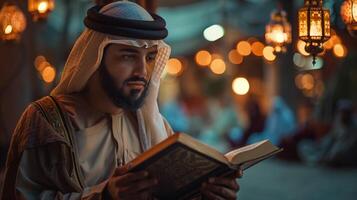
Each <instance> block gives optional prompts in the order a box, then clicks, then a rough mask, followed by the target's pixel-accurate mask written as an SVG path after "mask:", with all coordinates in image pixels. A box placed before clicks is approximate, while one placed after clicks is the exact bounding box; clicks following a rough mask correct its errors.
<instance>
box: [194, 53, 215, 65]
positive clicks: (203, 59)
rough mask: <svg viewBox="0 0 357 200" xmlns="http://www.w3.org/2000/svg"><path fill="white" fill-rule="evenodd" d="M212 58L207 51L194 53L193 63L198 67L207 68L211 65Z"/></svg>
mask: <svg viewBox="0 0 357 200" xmlns="http://www.w3.org/2000/svg"><path fill="white" fill-rule="evenodd" d="M211 60H212V56H211V54H210V53H209V52H208V51H204V50H201V51H199V52H197V53H196V56H195V61H196V63H197V64H198V65H200V66H208V65H209V64H210V63H211Z"/></svg>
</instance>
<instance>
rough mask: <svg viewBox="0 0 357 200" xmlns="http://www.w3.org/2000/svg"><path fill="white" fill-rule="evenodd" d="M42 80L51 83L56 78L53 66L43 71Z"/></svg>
mask: <svg viewBox="0 0 357 200" xmlns="http://www.w3.org/2000/svg"><path fill="white" fill-rule="evenodd" d="M41 75H42V79H43V80H44V81H45V82H46V83H51V82H52V81H53V80H54V79H55V77H56V70H55V68H53V67H52V66H47V67H46V68H45V69H43V70H42V73H41Z"/></svg>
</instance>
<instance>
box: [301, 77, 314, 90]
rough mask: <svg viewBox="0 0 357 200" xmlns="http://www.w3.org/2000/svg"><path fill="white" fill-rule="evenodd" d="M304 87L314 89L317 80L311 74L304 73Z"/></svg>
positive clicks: (302, 81) (302, 82)
mask: <svg viewBox="0 0 357 200" xmlns="http://www.w3.org/2000/svg"><path fill="white" fill-rule="evenodd" d="M301 84H302V87H303V89H306V90H312V89H313V88H314V84H315V80H314V77H313V76H312V75H311V74H304V75H303V76H302V78H301Z"/></svg>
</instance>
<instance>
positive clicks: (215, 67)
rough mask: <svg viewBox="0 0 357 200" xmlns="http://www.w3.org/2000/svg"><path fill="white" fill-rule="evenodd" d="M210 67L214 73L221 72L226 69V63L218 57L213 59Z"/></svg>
mask: <svg viewBox="0 0 357 200" xmlns="http://www.w3.org/2000/svg"><path fill="white" fill-rule="evenodd" d="M210 69H211V71H212V72H213V73H215V74H223V73H224V72H225V71H226V63H225V62H224V61H223V60H222V59H220V58H217V59H214V60H213V61H212V63H211V65H210Z"/></svg>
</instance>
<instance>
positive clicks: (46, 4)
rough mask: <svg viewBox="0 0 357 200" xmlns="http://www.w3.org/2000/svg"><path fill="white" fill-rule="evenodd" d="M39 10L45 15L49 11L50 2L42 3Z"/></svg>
mask: <svg viewBox="0 0 357 200" xmlns="http://www.w3.org/2000/svg"><path fill="white" fill-rule="evenodd" d="M37 10H38V12H39V13H45V12H47V10H48V2H47V1H42V2H40V3H39V4H38V7H37Z"/></svg>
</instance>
